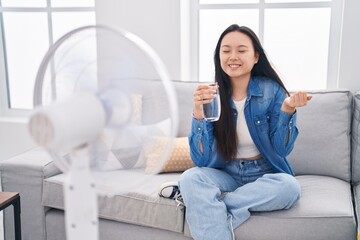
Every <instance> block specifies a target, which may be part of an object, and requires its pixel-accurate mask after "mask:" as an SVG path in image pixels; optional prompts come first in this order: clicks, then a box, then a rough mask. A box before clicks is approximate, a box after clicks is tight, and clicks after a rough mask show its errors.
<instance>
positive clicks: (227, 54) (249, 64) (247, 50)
mask: <svg viewBox="0 0 360 240" xmlns="http://www.w3.org/2000/svg"><path fill="white" fill-rule="evenodd" d="M258 59H259V56H258V54H257V53H255V49H254V46H253V44H252V41H251V39H250V38H249V37H248V36H247V35H246V34H244V33H241V32H236V31H235V32H230V33H228V34H226V35H225V36H224V38H223V39H222V41H221V46H220V65H221V68H222V69H223V71H224V72H225V73H226V74H227V75H228V76H229V77H230V79H231V80H241V79H247V80H248V79H250V75H251V70H252V68H253V66H254V65H255V64H256V63H257V61H258Z"/></svg>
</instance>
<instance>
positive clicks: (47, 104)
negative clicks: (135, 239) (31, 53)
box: [29, 26, 178, 240]
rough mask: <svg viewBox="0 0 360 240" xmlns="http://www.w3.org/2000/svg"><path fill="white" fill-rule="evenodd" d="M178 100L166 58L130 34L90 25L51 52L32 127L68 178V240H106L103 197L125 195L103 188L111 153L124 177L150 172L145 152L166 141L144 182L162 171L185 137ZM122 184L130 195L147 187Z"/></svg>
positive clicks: (39, 78) (36, 95)
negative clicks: (101, 228) (101, 238)
mask: <svg viewBox="0 0 360 240" xmlns="http://www.w3.org/2000/svg"><path fill="white" fill-rule="evenodd" d="M176 99H177V98H176V93H175V90H174V88H173V86H172V84H171V81H170V80H169V76H168V74H167V71H166V69H165V67H164V64H163V63H162V61H161V60H160V58H159V57H158V55H157V54H156V53H155V51H154V50H152V48H151V47H150V46H149V45H148V44H146V43H145V42H144V41H143V40H141V39H140V38H139V37H137V36H135V35H134V34H131V33H129V32H127V31H124V30H118V29H113V28H110V27H107V26H86V27H82V28H78V29H75V30H73V31H71V32H69V33H67V34H65V35H64V36H63V37H62V38H60V39H59V40H58V41H57V42H56V43H55V44H53V45H52V46H51V47H50V49H49V50H48V52H47V53H46V55H45V57H44V58H43V61H42V63H41V65H40V67H39V70H38V74H37V77H36V82H35V89H34V106H35V110H34V113H33V114H32V116H31V117H30V120H29V130H30V134H31V136H32V137H33V138H34V140H35V141H36V142H37V143H38V144H39V145H40V146H42V147H44V148H45V149H46V150H47V152H48V153H49V154H50V155H51V157H52V158H53V160H54V162H55V163H56V165H57V166H58V167H59V169H60V170H61V171H63V172H64V173H66V176H67V181H66V183H65V186H64V198H65V199H64V200H65V208H66V211H65V215H66V217H65V220H66V229H67V239H69V240H73V239H88V240H95V239H98V213H97V194H98V193H99V191H100V194H108V193H110V192H112V193H114V191H115V192H116V191H118V190H114V189H111V191H110V190H109V192H107V191H106V188H105V190H104V188H102V189H99V188H98V186H99V185H106V184H104V182H106V179H105V178H104V177H103V176H104V175H106V174H101V171H106V170H107V169H108V166H107V161H108V159H109V154H111V156H112V157H113V158H112V159H114V157H115V159H116V160H117V161H118V162H117V165H116V169H117V170H118V172H119V174H121V170H124V171H126V170H129V169H133V168H139V169H145V165H146V163H145V162H144V160H143V158H142V157H141V156H142V155H143V154H144V149H145V148H146V147H148V146H151V144H153V143H154V142H156V140H157V139H166V141H165V147H163V148H162V151H161V156H160V158H159V159H158V160H157V163H156V164H155V165H154V166H153V167H152V168H151V169H150V170H148V172H149V174H147V175H146V177H144V178H141V179H139V181H143V182H146V181H147V179H148V178H151V177H153V175H152V174H156V173H158V172H159V171H160V170H161V168H162V166H163V165H164V163H165V160H166V158H167V156H168V155H169V154H170V152H171V149H172V145H173V140H174V138H175V137H176V135H177V129H178V116H177V114H178V112H177V102H176ZM120 184H123V185H126V186H122V188H121V189H122V190H120V191H127V190H130V189H132V187H133V186H136V185H138V184H139V183H138V182H137V183H136V182H124V183H120ZM117 193H119V192H117ZM120 193H121V192H120ZM81 199H83V201H82V200H81ZM84 199H85V201H84Z"/></svg>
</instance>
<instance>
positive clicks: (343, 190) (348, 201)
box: [0, 81, 360, 240]
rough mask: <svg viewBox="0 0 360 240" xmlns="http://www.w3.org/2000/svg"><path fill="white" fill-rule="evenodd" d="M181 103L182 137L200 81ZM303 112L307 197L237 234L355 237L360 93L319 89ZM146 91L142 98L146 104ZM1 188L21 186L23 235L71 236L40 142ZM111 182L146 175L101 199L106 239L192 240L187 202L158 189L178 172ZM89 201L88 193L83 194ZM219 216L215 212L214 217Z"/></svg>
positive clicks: (301, 174)
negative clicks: (130, 187) (166, 196)
mask: <svg viewBox="0 0 360 240" xmlns="http://www.w3.org/2000/svg"><path fill="white" fill-rule="evenodd" d="M174 84H175V88H176V90H177V93H178V98H179V103H180V104H179V107H180V116H181V120H180V129H179V136H187V134H188V132H189V129H190V120H191V111H192V94H193V90H194V89H195V86H196V85H197V83H193V82H176V81H175V82H174ZM311 94H312V95H313V96H314V97H313V99H312V100H311V102H310V103H309V104H308V106H307V107H306V108H301V109H299V110H298V127H299V130H300V135H299V137H298V140H297V142H296V145H295V148H294V150H293V151H292V153H291V155H290V156H289V161H290V162H291V164H292V166H293V168H294V170H295V173H296V175H297V176H296V177H297V179H298V180H299V182H300V184H301V189H302V198H301V199H300V201H299V202H298V203H297V204H296V205H295V206H294V207H293V208H291V209H290V210H284V211H275V212H266V213H265V212H264V213H254V214H253V215H252V216H251V218H250V219H249V220H248V221H246V222H245V223H244V224H243V225H241V226H240V227H239V228H237V229H236V230H235V234H236V239H237V240H264V239H267V240H290V239H291V240H311V239H314V240H355V239H356V238H357V232H358V228H357V215H356V212H360V206H359V204H358V203H360V184H359V183H360V92H359V93H357V94H352V93H351V92H349V91H346V90H334V91H330V90H328V91H316V92H311ZM146 97H147V96H146V93H144V95H143V104H144V106H145V105H146V99H147V98H146ZM0 170H1V182H2V189H3V191H16V192H20V196H21V204H22V205H21V208H22V235H23V239H24V240H45V239H48V240H61V239H65V238H66V236H65V224H64V211H63V209H64V204H63V191H62V185H63V181H64V174H62V173H60V171H59V170H58V169H57V168H56V166H55V164H54V163H53V162H52V160H51V158H50V157H49V156H48V155H47V154H46V153H45V152H44V151H43V150H42V149H40V148H36V149H33V150H31V151H27V152H24V153H23V154H20V155H18V156H15V157H13V158H11V159H8V160H6V161H3V162H2V163H1V167H0ZM98 174H106V176H107V177H108V178H110V179H112V181H111V182H108V183H107V184H108V185H109V186H108V187H114V188H121V186H124V184H126V183H127V182H129V181H131V179H141V178H144V179H146V181H144V184H141V185H139V186H138V187H137V188H134V189H133V191H130V192H128V193H126V194H111V195H107V196H101V197H99V214H100V227H99V228H100V239H101V240H115V239H126V240H132V239H134V240H135V239H136V240H142V239H156V240H161V239H163V240H170V239H171V240H176V239H191V235H190V232H189V228H188V226H187V223H186V221H185V218H184V217H185V214H186V211H185V208H183V207H178V208H177V203H176V202H175V201H173V200H169V199H164V198H160V197H159V196H158V195H157V191H158V188H159V186H160V185H161V184H162V183H163V182H166V181H176V180H178V179H179V176H180V173H167V174H159V175H156V176H155V177H153V178H148V177H147V175H146V174H144V172H143V170H142V169H133V170H127V171H121V173H120V172H119V171H109V172H102V173H98ZM84 201H86V199H84ZM214 217H216V216H214ZM4 223H5V234H6V240H10V239H14V234H13V225H12V224H13V220H12V210H11V209H7V210H6V211H5V217H4Z"/></svg>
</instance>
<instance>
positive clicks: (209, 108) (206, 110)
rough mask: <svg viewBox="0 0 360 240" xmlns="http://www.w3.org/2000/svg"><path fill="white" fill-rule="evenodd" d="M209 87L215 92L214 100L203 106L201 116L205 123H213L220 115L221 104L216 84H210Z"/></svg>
mask: <svg viewBox="0 0 360 240" xmlns="http://www.w3.org/2000/svg"><path fill="white" fill-rule="evenodd" d="M209 86H210V87H212V88H213V89H214V90H216V92H215V93H213V95H214V96H215V98H214V99H213V100H212V101H211V102H210V103H207V104H204V105H203V114H204V119H205V121H208V122H215V121H217V120H219V118H220V113H221V102H220V95H219V90H218V83H217V82H215V83H210V84H209Z"/></svg>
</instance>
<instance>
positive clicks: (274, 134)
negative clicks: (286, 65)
mask: <svg viewBox="0 0 360 240" xmlns="http://www.w3.org/2000/svg"><path fill="white" fill-rule="evenodd" d="M285 98H286V93H285V91H284V89H283V88H282V87H280V86H279V88H278V89H277V91H276V93H275V100H274V105H273V109H272V113H271V118H270V138H271V142H272V145H273V147H274V149H275V151H276V152H277V153H278V154H279V155H280V156H282V157H286V156H287V155H289V154H290V152H291V151H292V149H293V148H294V144H295V140H296V138H297V136H298V134H299V132H298V129H297V127H296V118H297V112H295V113H294V114H289V113H286V112H283V111H281V106H282V103H283V101H284V99H285Z"/></svg>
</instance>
